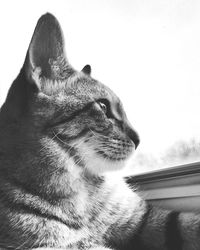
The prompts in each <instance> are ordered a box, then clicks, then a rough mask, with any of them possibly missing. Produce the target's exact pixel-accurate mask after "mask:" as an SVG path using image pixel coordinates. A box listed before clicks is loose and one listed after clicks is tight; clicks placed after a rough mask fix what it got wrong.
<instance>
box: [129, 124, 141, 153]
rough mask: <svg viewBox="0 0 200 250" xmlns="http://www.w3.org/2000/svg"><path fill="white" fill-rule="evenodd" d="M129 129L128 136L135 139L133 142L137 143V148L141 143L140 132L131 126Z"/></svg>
mask: <svg viewBox="0 0 200 250" xmlns="http://www.w3.org/2000/svg"><path fill="white" fill-rule="evenodd" d="M126 131H127V135H128V137H129V138H130V139H131V140H132V141H133V143H134V144H135V149H136V148H137V147H138V145H139V143H140V138H139V135H138V133H137V132H136V131H135V130H134V129H133V128H131V127H128V128H127V129H126Z"/></svg>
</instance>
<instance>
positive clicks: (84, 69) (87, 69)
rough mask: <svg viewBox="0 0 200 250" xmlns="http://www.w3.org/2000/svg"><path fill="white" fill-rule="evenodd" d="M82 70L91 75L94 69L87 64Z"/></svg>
mask: <svg viewBox="0 0 200 250" xmlns="http://www.w3.org/2000/svg"><path fill="white" fill-rule="evenodd" d="M81 71H82V72H83V73H85V74H86V75H91V72H92V69H91V66H90V65H89V64H87V65H85V66H84V67H83V69H82V70H81Z"/></svg>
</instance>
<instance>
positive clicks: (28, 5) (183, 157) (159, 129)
mask: <svg viewBox="0 0 200 250" xmlns="http://www.w3.org/2000/svg"><path fill="white" fill-rule="evenodd" d="M46 12H51V13H52V14H54V15H55V16H56V17H57V18H58V20H59V21H60V23H61V26H62V28H63V32H64V35H65V40H66V52H67V56H68V59H69V61H70V63H71V64H72V65H73V66H74V68H76V69H77V70H81V68H82V67H83V66H84V65H85V64H91V66H92V76H93V77H94V78H96V79H98V80H99V81H101V82H103V83H104V84H106V85H108V86H109V87H110V88H111V89H113V90H114V91H115V92H116V93H117V95H118V96H119V97H120V98H121V100H122V102H123V104H124V108H125V110H126V112H127V115H128V117H129V120H130V122H131V123H132V125H133V126H134V127H135V128H136V130H137V131H138V132H139V134H140V137H141V144H140V147H139V148H138V150H137V153H136V155H135V157H134V159H133V160H132V161H131V164H130V166H131V167H130V173H132V172H133V173H134V172H135V173H136V172H144V171H149V170H152V169H160V168H164V167H168V166H176V165H179V164H184V163H190V162H194V161H199V160H200V153H199V152H200V115H199V113H200V112H199V109H200V1H196V0H192V1H191V0H173V1H172V0H151V1H149V0H143V1H141V0H125V1H124V0H101V1H98V0H59V1H55V0H43V1H39V0H34V1H32V0H29V1H25V0H18V1H11V0H7V1H2V2H1V3H0V31H1V36H0V55H1V58H0V69H1V71H0V72H1V77H0V105H2V104H3V102H4V100H5V97H6V94H7V91H8V88H9V87H10V85H11V83H12V81H13V80H14V78H15V77H16V76H17V74H18V72H19V70H20V68H21V67H22V64H23V62H24V58H25V55H26V51H27V48H28V45H29V42H30V39H31V36H32V34H33V30H34V28H35V25H36V22H37V20H38V18H39V17H40V16H41V15H42V14H44V13H46Z"/></svg>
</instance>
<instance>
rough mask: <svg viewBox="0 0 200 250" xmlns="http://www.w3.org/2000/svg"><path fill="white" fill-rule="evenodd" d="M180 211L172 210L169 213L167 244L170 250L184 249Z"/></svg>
mask: <svg viewBox="0 0 200 250" xmlns="http://www.w3.org/2000/svg"><path fill="white" fill-rule="evenodd" d="M179 214H180V213H179V212H176V211H172V212H170V213H169V215H168V217H167V222H166V246H167V249H169V250H181V249H182V244H183V241H182V237H181V233H180V230H179V220H178V218H179Z"/></svg>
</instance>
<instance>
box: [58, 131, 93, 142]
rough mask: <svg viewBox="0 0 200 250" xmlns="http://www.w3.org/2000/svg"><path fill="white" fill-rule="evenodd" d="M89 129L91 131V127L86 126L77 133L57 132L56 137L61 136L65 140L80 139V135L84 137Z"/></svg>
mask: <svg viewBox="0 0 200 250" xmlns="http://www.w3.org/2000/svg"><path fill="white" fill-rule="evenodd" d="M89 131H90V129H89V128H84V129H83V130H81V131H80V132H79V133H78V134H77V135H72V136H69V135H66V134H57V135H56V137H58V138H60V139H61V140H63V141H72V140H75V139H78V138H79V137H83V136H84V135H85V134H86V133H87V132H89ZM56 137H55V139H56Z"/></svg>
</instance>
